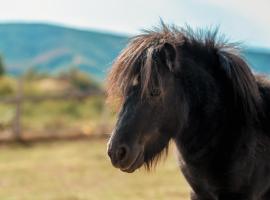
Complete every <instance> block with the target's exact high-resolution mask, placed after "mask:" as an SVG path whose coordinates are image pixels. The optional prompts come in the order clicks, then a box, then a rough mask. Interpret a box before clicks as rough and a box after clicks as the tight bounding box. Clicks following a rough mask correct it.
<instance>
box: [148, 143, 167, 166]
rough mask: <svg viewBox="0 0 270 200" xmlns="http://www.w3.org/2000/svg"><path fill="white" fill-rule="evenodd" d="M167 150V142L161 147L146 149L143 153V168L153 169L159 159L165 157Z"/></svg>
mask: <svg viewBox="0 0 270 200" xmlns="http://www.w3.org/2000/svg"><path fill="white" fill-rule="evenodd" d="M155 150H158V151H155ZM168 152H169V143H168V144H167V145H166V146H165V147H163V148H161V149H151V150H146V151H145V153H144V168H145V169H146V170H147V171H151V170H152V169H155V167H156V166H157V164H158V162H159V161H160V160H162V159H166V158H167V155H168Z"/></svg>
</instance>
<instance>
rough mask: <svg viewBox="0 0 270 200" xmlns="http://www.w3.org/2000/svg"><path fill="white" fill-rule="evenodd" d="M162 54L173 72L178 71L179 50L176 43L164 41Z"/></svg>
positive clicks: (162, 57)
mask: <svg viewBox="0 0 270 200" xmlns="http://www.w3.org/2000/svg"><path fill="white" fill-rule="evenodd" d="M159 52H160V56H161V59H162V60H163V62H164V63H165V64H166V66H167V67H168V68H169V70H170V71H171V72H173V73H178V68H179V66H178V63H177V51H176V48H175V46H174V45H172V44H170V43H167V42H166V43H164V44H163V45H162V46H161V48H160V50H159Z"/></svg>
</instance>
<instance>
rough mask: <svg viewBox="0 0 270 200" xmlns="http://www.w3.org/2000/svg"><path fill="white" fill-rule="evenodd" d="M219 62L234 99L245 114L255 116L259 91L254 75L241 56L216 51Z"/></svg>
mask: <svg viewBox="0 0 270 200" xmlns="http://www.w3.org/2000/svg"><path fill="white" fill-rule="evenodd" d="M218 58H219V64H220V66H221V68H222V70H223V71H224V72H225V76H226V77H227V80H228V82H229V83H230V85H231V87H232V90H233V96H234V101H235V102H236V104H237V105H236V106H238V108H242V112H243V114H245V116H256V115H257V112H258V108H259V102H260V93H259V89H258V85H257V83H256V80H255V77H254V75H253V74H252V72H251V70H250V68H249V67H248V65H247V63H246V62H245V61H244V60H243V59H242V58H241V56H239V55H237V54H234V53H231V52H227V51H219V52H218Z"/></svg>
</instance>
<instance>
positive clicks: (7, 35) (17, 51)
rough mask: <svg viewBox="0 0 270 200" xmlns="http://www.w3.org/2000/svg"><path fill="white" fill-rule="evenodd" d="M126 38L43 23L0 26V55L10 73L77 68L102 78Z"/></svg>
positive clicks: (54, 71) (51, 71) (53, 71)
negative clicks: (28, 69) (28, 70)
mask: <svg viewBox="0 0 270 200" xmlns="http://www.w3.org/2000/svg"><path fill="white" fill-rule="evenodd" d="M126 42H127V37H124V36H119V35H114V34H110V33H102V32H96V31H83V30H76V29H71V28H65V27H60V26H55V25H46V24H20V23H19V24H0V54H2V55H3V56H4V58H5V61H6V64H7V68H8V69H7V70H8V72H9V73H11V74H14V75H17V74H21V73H22V72H23V71H25V70H26V69H27V68H30V67H31V68H34V69H37V70H38V71H43V72H49V73H57V72H59V71H61V70H66V69H68V68H69V67H74V66H76V67H79V68H80V69H81V70H83V71H85V72H87V73H90V74H92V75H93V76H95V77H98V78H103V77H104V74H105V72H106V70H107V68H108V67H109V66H110V65H111V63H112V61H113V59H114V58H115V57H116V56H117V54H118V53H119V52H120V50H121V49H122V48H123V47H124V45H125V44H126Z"/></svg>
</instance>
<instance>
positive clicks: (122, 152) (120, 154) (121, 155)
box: [116, 146, 128, 161]
mask: <svg viewBox="0 0 270 200" xmlns="http://www.w3.org/2000/svg"><path fill="white" fill-rule="evenodd" d="M127 155H128V147H127V146H121V147H119V148H118V149H117V151H116V158H117V160H118V161H123V160H124V159H125V158H126V157H127Z"/></svg>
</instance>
